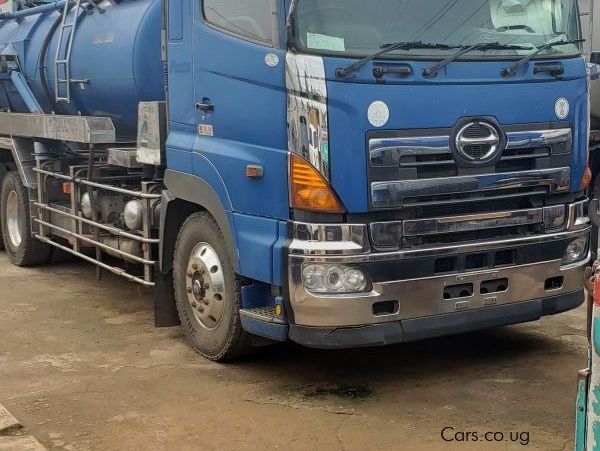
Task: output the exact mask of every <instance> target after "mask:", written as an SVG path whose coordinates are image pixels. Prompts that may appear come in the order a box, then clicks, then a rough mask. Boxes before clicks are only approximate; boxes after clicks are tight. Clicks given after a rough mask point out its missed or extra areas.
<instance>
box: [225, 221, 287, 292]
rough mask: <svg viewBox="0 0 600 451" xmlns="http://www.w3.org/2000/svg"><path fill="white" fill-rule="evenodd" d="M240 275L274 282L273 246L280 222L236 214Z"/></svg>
mask: <svg viewBox="0 0 600 451" xmlns="http://www.w3.org/2000/svg"><path fill="white" fill-rule="evenodd" d="M233 217H234V223H235V233H236V236H237V249H238V258H239V262H240V273H241V274H242V275H244V276H246V277H249V278H252V279H254V280H259V281H261V282H266V283H271V282H272V281H273V245H274V244H275V242H276V241H277V238H278V231H279V222H278V221H276V220H272V219H266V218H259V217H256V216H248V215H242V214H238V213H235V214H234V215H233Z"/></svg>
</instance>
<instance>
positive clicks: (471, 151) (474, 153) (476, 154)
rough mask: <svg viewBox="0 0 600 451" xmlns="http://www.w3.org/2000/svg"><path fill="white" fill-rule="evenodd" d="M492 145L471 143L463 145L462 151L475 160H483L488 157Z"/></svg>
mask: <svg viewBox="0 0 600 451" xmlns="http://www.w3.org/2000/svg"><path fill="white" fill-rule="evenodd" d="M491 150H492V146H490V145H489V144H469V145H466V146H464V147H463V149H462V151H463V153H464V154H465V155H467V156H469V157H470V158H472V159H473V160H481V159H483V158H484V157H486V156H487V155H488V154H489V153H490V151H491Z"/></svg>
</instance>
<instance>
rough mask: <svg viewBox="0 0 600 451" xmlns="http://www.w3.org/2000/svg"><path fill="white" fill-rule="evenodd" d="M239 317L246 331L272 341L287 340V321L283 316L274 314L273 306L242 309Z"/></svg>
mask: <svg viewBox="0 0 600 451" xmlns="http://www.w3.org/2000/svg"><path fill="white" fill-rule="evenodd" d="M240 317H241V319H242V328H243V329H244V330H245V331H246V332H248V333H251V334H253V335H258V336H259V337H264V338H268V339H270V340H274V341H287V338H288V332H289V325H288V322H287V321H286V320H285V316H283V315H277V314H276V312H275V307H274V306H268V307H256V308H249V309H242V310H240Z"/></svg>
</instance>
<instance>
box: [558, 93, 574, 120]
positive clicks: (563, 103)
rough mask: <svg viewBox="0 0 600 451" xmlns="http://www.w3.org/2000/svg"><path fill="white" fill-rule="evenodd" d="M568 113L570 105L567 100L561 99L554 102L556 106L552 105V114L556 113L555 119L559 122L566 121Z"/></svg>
mask: <svg viewBox="0 0 600 451" xmlns="http://www.w3.org/2000/svg"><path fill="white" fill-rule="evenodd" d="M570 111H571V105H570V104H569V101H568V100H567V99H565V98H564V97H561V98H560V99H558V100H557V101H556V104H555V105H554V112H555V113H556V117H557V118H559V119H561V120H562V119H566V118H567V117H568V116H569V113H570Z"/></svg>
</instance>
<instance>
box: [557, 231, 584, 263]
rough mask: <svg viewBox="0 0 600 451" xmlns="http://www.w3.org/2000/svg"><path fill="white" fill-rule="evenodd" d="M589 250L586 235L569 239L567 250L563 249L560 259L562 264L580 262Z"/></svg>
mask: <svg viewBox="0 0 600 451" xmlns="http://www.w3.org/2000/svg"><path fill="white" fill-rule="evenodd" d="M588 251H589V238H588V237H587V235H586V236H580V237H579V238H577V239H574V240H573V241H571V243H570V244H569V246H568V247H567V250H566V251H565V255H564V257H563V259H562V262H561V263H562V265H563V266H566V265H571V264H573V263H577V262H580V261H581V260H584V259H585V258H586V257H587V255H588Z"/></svg>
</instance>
